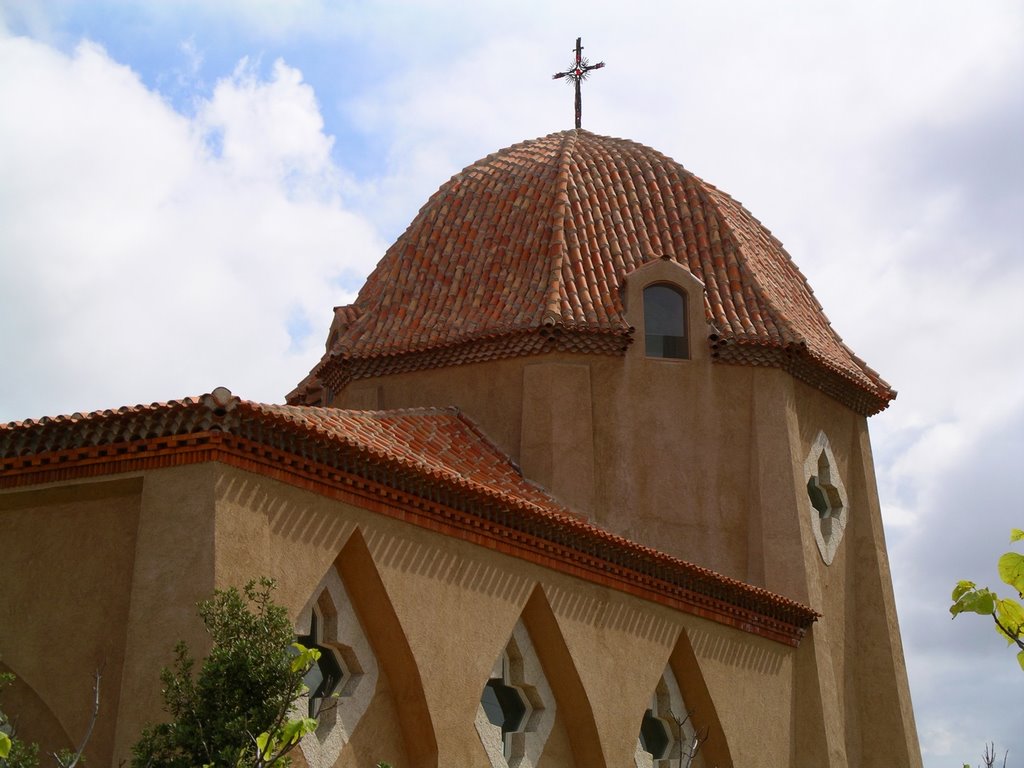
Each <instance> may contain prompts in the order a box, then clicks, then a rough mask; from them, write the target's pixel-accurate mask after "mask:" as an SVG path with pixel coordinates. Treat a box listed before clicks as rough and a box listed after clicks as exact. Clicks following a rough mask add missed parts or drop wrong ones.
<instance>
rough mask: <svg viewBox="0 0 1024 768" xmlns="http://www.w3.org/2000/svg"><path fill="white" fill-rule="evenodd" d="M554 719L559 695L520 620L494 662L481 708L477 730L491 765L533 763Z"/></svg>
mask: <svg viewBox="0 0 1024 768" xmlns="http://www.w3.org/2000/svg"><path fill="white" fill-rule="evenodd" d="M554 722H555V699H554V696H553V695H552V694H551V688H550V687H549V686H548V681H547V678H545V677H544V670H543V669H542V668H541V665H540V660H539V659H538V658H537V654H536V652H535V651H534V648H533V643H532V641H531V640H530V634H529V632H527V630H526V626H525V625H524V624H523V622H522V621H519V622H518V623H517V624H516V626H515V629H514V630H513V631H512V637H510V638H509V641H508V645H506V646H505V650H504V651H503V652H502V653H501V655H500V656H499V657H498V659H497V661H496V662H495V663H494V669H493V670H492V671H491V677H490V679H489V680H488V681H487V683H486V685H484V689H483V693H482V695H481V697H480V706H479V707H477V714H476V730H477V734H478V735H479V736H480V742H481V743H482V744H483V746H484V751H485V752H486V753H487V760H488V762H489V763H490V765H491V768H512V766H514V767H515V768H532V766H535V765H537V763H538V761H539V760H540V756H541V753H542V752H543V751H544V744H545V742H546V741H547V739H548V736H549V735H550V734H551V727H552V726H553V725H554Z"/></svg>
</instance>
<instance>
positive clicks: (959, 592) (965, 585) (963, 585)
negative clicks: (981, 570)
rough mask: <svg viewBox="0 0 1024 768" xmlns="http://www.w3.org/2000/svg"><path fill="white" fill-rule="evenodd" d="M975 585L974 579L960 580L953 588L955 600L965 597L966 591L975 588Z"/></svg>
mask: <svg viewBox="0 0 1024 768" xmlns="http://www.w3.org/2000/svg"><path fill="white" fill-rule="evenodd" d="M974 587H975V584H974V582H973V581H958V582H957V583H956V586H955V587H954V588H953V602H954V603H955V602H956V601H957V600H959V599H960V598H961V597H963V596H964V594H965V593H966V592H970V591H971V590H972V589H974Z"/></svg>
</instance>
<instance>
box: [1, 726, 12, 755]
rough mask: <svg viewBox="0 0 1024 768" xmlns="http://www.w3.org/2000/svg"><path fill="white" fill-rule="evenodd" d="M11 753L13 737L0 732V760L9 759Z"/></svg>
mask: <svg viewBox="0 0 1024 768" xmlns="http://www.w3.org/2000/svg"><path fill="white" fill-rule="evenodd" d="M10 753H11V737H10V736H8V735H7V734H6V733H4V732H3V731H0V758H4V757H7V755H9V754H10Z"/></svg>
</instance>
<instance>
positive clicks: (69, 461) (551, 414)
mask: <svg viewBox="0 0 1024 768" xmlns="http://www.w3.org/2000/svg"><path fill="white" fill-rule="evenodd" d="M338 247H344V244H343V243H339V244H338ZM325 324H326V323H325ZM300 378H301V381H298V383H297V386H296V388H295V389H294V390H293V391H292V392H291V393H289V394H288V395H287V397H286V398H285V400H286V404H264V403H257V402H251V401H249V400H246V399H243V398H242V397H240V396H238V395H236V394H234V393H232V392H230V391H228V390H227V389H224V388H222V387H217V388H214V389H212V390H211V391H210V393H208V394H205V395H201V396H197V397H185V398H183V399H181V400H176V401H171V402H167V403H154V404H152V405H137V406H126V407H123V408H120V409H118V410H108V411H103V412H96V413H88V414H77V413H76V414H73V415H70V416H57V417H53V418H42V419H38V420H27V421H23V422H14V423H11V424H7V425H4V426H0V531H2V540H3V555H2V557H0V584H2V585H3V588H2V589H0V671H11V672H14V673H15V674H16V675H17V683H16V684H15V686H14V688H13V689H11V690H10V691H9V692H8V694H7V695H6V696H5V701H4V705H5V709H6V710H7V711H10V712H17V713H19V714H20V718H21V722H22V723H23V724H24V725H23V728H22V732H23V734H24V735H25V736H26V737H27V738H30V739H34V740H37V741H39V742H41V743H43V744H44V745H46V746H47V748H58V747H61V746H71V744H72V742H74V741H76V740H77V739H78V738H80V736H81V734H82V733H83V732H84V730H85V728H86V727H87V725H88V720H89V714H90V706H89V705H90V697H91V690H90V688H91V681H92V673H93V670H95V669H96V668H98V667H102V669H103V686H104V687H103V698H102V710H101V713H100V716H99V718H98V720H97V723H96V727H95V731H94V733H93V736H92V739H91V741H90V743H89V747H88V750H87V752H86V755H87V758H88V761H89V765H92V766H97V767H98V766H106V765H112V766H113V765H118V764H119V763H120V761H122V760H125V759H127V758H129V757H130V750H131V746H132V744H133V743H134V742H135V741H136V740H137V738H138V736H139V734H140V732H141V729H142V728H143V726H144V725H145V724H147V723H151V722H155V721H158V720H159V719H161V718H162V717H163V713H162V711H161V699H160V683H159V673H160V669H161V668H162V667H165V666H168V665H169V664H170V663H171V661H172V649H173V646H174V644H175V643H176V642H177V641H178V640H179V639H183V640H185V641H186V642H188V643H189V645H190V646H191V647H192V648H193V649H195V650H197V651H198V652H200V653H201V652H202V649H204V648H206V647H208V640H207V639H206V636H205V632H204V630H203V627H202V625H201V623H200V621H199V619H198V617H197V615H196V611H195V606H196V603H197V602H198V601H200V600H203V599H205V598H207V597H209V596H210V594H211V593H212V592H213V590H214V589H217V588H226V587H228V586H233V585H241V584H244V583H245V582H246V581H248V580H250V579H252V578H255V577H259V576H261V575H266V576H270V577H273V578H274V579H276V580H277V582H278V584H279V588H278V590H277V592H276V593H275V595H276V600H277V601H278V602H280V603H281V604H283V605H285V606H286V607H287V608H288V610H289V612H290V613H291V615H292V616H293V617H294V621H295V629H296V635H297V637H300V638H303V641H304V642H306V643H307V644H312V645H316V646H318V647H320V648H321V649H322V650H323V655H322V657H321V663H320V665H319V668H318V672H319V675H318V677H317V678H316V679H315V681H314V682H313V684H312V685H311V690H310V693H309V696H308V697H307V698H308V700H307V701H304V702H303V705H304V706H305V705H308V706H309V708H310V711H311V712H314V713H317V714H320V715H321V716H320V723H319V727H318V729H317V731H316V733H315V734H310V735H309V736H307V737H306V739H305V740H304V742H303V744H302V746H301V755H300V754H299V750H296V752H295V753H293V754H295V755H296V764H298V765H302V764H305V765H308V766H310V768H327V767H328V766H339V767H344V768H357V767H359V768H362V767H364V766H371V767H372V766H375V765H376V764H377V763H378V762H379V761H386V762H388V763H390V764H391V765H393V766H394V768H477V767H479V768H677V767H680V768H681V767H682V766H691V765H692V766H694V768H716V767H717V768H747V767H748V766H766V767H769V768H781V767H783V766H794V767H799V768H804V767H806V768H825V767H827V768H862V767H863V768H870V767H872V766H877V767H878V768H883V767H884V768H899V767H904V766H905V767H907V768H916V767H919V766H921V755H920V748H919V745H918V742H917V734H916V729H915V725H914V716H913V711H912V707H911V701H910V694H909V689H908V685H907V673H906V667H905V663H904V658H903V650H902V645H901V640H900V632H899V625H898V622H897V617H896V612H895V605H894V600H893V591H892V582H891V577H890V573H889V564H888V559H887V553H886V547H885V538H884V534H883V527H882V519H881V512H880V508H879V501H878V493H877V490H876V483H875V474H874V466H873V462H872V456H871V446H870V441H869V438H868V427H867V418H868V417H869V416H871V415H873V414H875V413H878V412H879V411H881V410H882V409H884V408H886V407H887V406H888V405H889V403H890V402H891V401H892V399H893V398H894V397H895V392H894V391H893V390H892V389H891V388H890V386H889V385H888V384H887V383H886V382H885V381H884V380H883V379H882V378H881V377H880V376H879V375H878V374H877V373H876V372H875V371H873V370H872V369H871V368H870V367H869V366H868V365H867V364H866V363H865V362H864V361H863V360H861V359H860V358H859V357H857V355H856V354H855V353H854V352H853V351H852V350H851V349H850V348H849V347H847V346H846V345H845V344H844V343H843V342H842V340H841V339H840V337H839V336H838V334H837V333H836V331H835V330H833V328H832V327H831V325H830V324H829V321H828V319H827V318H826V316H825V314H824V312H823V310H822V307H821V306H820V305H819V304H818V302H817V301H816V299H815V297H814V294H813V292H812V290H811V288H810V286H809V285H808V284H807V281H806V279H805V278H804V277H803V275H802V274H801V273H800V271H799V270H798V269H797V267H796V265H795V264H794V263H793V261H792V259H791V258H790V256H789V255H788V254H787V253H786V251H785V250H784V249H783V247H782V245H781V243H779V241H778V240H777V239H776V238H774V237H773V236H772V235H771V233H770V232H769V231H768V230H767V229H766V228H765V227H764V226H762V225H761V224H760V223H759V222H758V221H757V219H755V218H754V217H753V216H752V215H751V214H750V213H749V212H748V211H747V210H746V209H744V208H743V206H741V205H740V204H739V203H738V202H736V201H735V200H733V199H732V198H731V197H729V196H728V195H727V194H725V193H724V192H722V191H720V190H718V189H716V188H715V187H713V186H712V185H710V184H708V183H706V182H704V181H702V180H701V179H699V178H697V177H696V176H694V175H693V174H691V173H690V172H689V171H687V170H686V169H685V168H684V167H683V166H681V165H680V164H679V163H677V162H676V161H675V160H672V159H671V158H668V157H666V156H665V155H663V154H661V153H659V152H657V151H656V150H654V149H651V148H649V147H646V146H643V145H640V144H637V143H634V142H630V141H626V140H623V139H617V138H609V137H605V136H599V135H596V134H594V133H590V132H588V131H585V130H582V129H578V128H577V129H574V130H568V131H563V132H559V133H554V134H551V135H548V136H545V137H542V138H539V139H535V140H532V141H526V142H523V143H521V144H516V145H514V146H511V147H508V148H506V149H502V150H500V151H498V152H495V153H494V154H491V155H489V156H487V157H485V158H483V159H481V160H479V161H477V162H475V163H473V164H472V165H470V166H468V167H467V168H465V169H464V170H462V171H460V172H459V173H457V174H456V175H455V176H453V177H452V178H451V179H450V180H449V181H447V182H446V183H445V184H444V185H443V186H442V187H441V188H440V189H439V190H438V191H437V192H436V193H435V194H434V195H433V196H432V197H431V198H430V199H429V200H428V201H427V202H426V204H425V205H424V206H423V207H422V208H421V209H420V211H419V213H418V215H417V216H416V217H415V219H414V220H413V221H412V223H411V224H410V225H409V227H408V229H406V231H405V232H404V233H403V234H402V235H401V236H400V237H399V238H398V240H397V241H396V242H395V243H394V244H393V245H392V246H391V247H390V248H389V249H388V250H387V252H386V253H385V254H384V256H383V258H382V259H381V261H380V262H379V264H378V265H377V267H376V268H375V270H374V271H373V273H372V274H371V275H370V276H369V278H368V279H367V281H366V284H365V285H364V286H363V288H362V290H361V291H360V292H359V295H358V298H357V299H356V300H355V302H354V303H353V304H350V305H347V306H341V307H336V308H335V309H334V314H333V320H332V322H331V323H330V327H329V329H328V332H327V341H326V349H325V354H324V355H323V357H322V359H321V360H320V361H319V362H318V363H317V364H316V365H315V366H314V367H313V369H312V370H311V371H310V372H309V374H308V375H306V376H305V377H304V378H302V377H301V375H297V376H296V380H298V379H300ZM333 695H337V699H336V706H332V707H322V708H321V704H322V703H323V702H324V701H325V700H327V698H328V697H330V696H333ZM51 745H52V746H51Z"/></svg>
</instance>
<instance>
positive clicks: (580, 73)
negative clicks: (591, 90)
mask: <svg viewBox="0 0 1024 768" xmlns="http://www.w3.org/2000/svg"><path fill="white" fill-rule="evenodd" d="M582 40H583V38H582V37H577V38H576V61H575V62H574V63H573V65H572V66H571V67H569V68H568V69H567V70H565V72H559V73H558V74H556V75H552V77H551V79H552V80H560V79H561V78H563V77H564V78H567V81H568V82H571V83H573V84H574V85H575V86H576V127H577V128H579V127H580V118H581V117H582V114H583V100H582V99H581V98H580V82H581V81H582V80H586V79H587V75H589V74H590V72H591V71H592V70H595V69H600V68H601V67H603V66H604V62H603V61H599V62H598V63H597V64H591V63H590V62H588V61H587V60H586V59H585V58H584V57H583V46H582V45H580V42H581V41H582Z"/></svg>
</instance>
